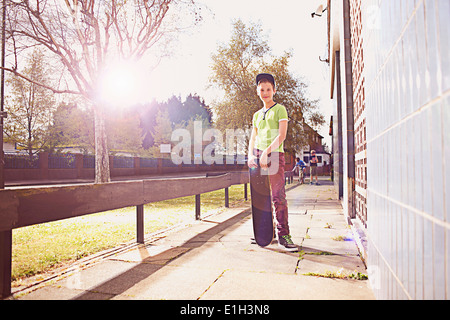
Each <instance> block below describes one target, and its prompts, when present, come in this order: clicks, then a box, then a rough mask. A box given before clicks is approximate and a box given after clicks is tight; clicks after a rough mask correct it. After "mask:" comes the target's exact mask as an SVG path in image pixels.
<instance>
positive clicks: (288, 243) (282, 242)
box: [278, 234, 298, 252]
mask: <svg viewBox="0 0 450 320" xmlns="http://www.w3.org/2000/svg"><path fill="white" fill-rule="evenodd" d="M278 246H279V247H280V248H283V249H284V250H286V251H291V252H294V251H298V248H297V246H296V245H295V244H294V242H292V239H291V235H289V234H288V235H287V236H282V237H280V238H279V239H278Z"/></svg>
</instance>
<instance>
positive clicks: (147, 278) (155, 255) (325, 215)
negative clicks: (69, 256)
mask: <svg viewBox="0 0 450 320" xmlns="http://www.w3.org/2000/svg"><path fill="white" fill-rule="evenodd" d="M320 183H321V185H319V186H316V185H301V186H295V187H292V185H291V186H288V187H289V188H290V189H289V191H288V192H287V197H288V204H289V213H290V218H289V219H290V227H291V234H292V238H293V240H294V242H295V243H296V244H297V245H298V246H299V252H296V253H287V252H284V251H283V250H282V249H279V248H278V244H277V242H276V241H274V242H273V244H272V245H270V246H268V247H266V248H261V247H259V246H257V245H255V244H251V241H250V238H251V237H252V234H253V231H252V220H251V210H250V209H249V208H250V205H249V203H246V204H244V205H243V206H241V207H237V208H231V209H227V210H225V211H224V212H222V213H220V214H218V215H216V216H212V217H209V218H207V219H205V220H202V221H200V222H194V223H193V224H192V225H191V226H189V227H187V228H184V229H181V230H177V231H176V232H175V231H174V232H170V233H168V234H166V235H164V236H163V237H161V238H160V239H157V240H152V241H149V242H147V243H146V244H145V245H135V246H132V247H131V248H130V249H129V250H128V251H127V250H125V251H121V252H119V253H117V254H112V255H109V256H108V257H105V258H102V259H98V261H97V262H96V263H95V264H93V265H92V266H89V267H87V268H79V269H77V268H75V269H74V271H73V272H71V273H68V274H66V275H64V276H61V277H57V278H55V280H53V281H49V282H47V283H46V284H45V285H43V286H41V287H39V288H38V289H36V290H34V291H32V292H30V293H27V294H25V295H23V294H21V295H15V296H13V298H15V299H24V300H25V299H31V300H33V299H44V300H61V299H62V300H67V299H75V300H94V299H120V300H128V299H158V300H159V299H168V300H197V299H200V300H203V299H205V300H254V299H258V300H302V299H352V300H357V299H374V295H373V293H372V290H371V289H370V285H369V281H368V280H354V279H349V278H344V279H340V278H330V277H323V276H324V275H331V276H335V277H336V276H342V277H343V276H344V275H349V274H351V273H353V272H355V273H357V272H360V273H363V274H367V271H366V270H365V266H364V263H363V261H362V260H361V259H360V257H359V252H358V249H357V246H356V244H355V242H354V241H353V240H352V231H351V229H350V228H349V227H348V226H347V224H346V221H345V218H344V215H343V213H342V207H341V205H340V202H339V200H338V199H337V198H336V194H335V192H334V190H333V187H332V185H331V182H330V181H325V180H322V181H320ZM339 240H341V241H339ZM318 275H322V276H318Z"/></svg>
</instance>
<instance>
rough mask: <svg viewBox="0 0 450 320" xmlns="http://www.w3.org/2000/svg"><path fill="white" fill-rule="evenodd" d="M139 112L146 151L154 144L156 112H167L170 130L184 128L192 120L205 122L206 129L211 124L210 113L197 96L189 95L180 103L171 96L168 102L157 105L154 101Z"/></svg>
mask: <svg viewBox="0 0 450 320" xmlns="http://www.w3.org/2000/svg"><path fill="white" fill-rule="evenodd" d="M137 109H138V110H140V121H141V128H142V133H143V147H144V149H148V148H150V147H152V146H153V145H154V144H155V140H154V136H155V134H157V133H156V131H155V128H156V126H157V123H156V118H157V117H156V116H157V115H158V112H163V113H165V112H167V117H168V121H169V122H168V123H170V125H171V128H186V127H187V126H188V125H189V123H190V122H192V121H193V120H199V121H205V124H206V123H207V124H208V125H207V126H208V127H210V126H211V124H212V111H211V108H210V107H209V106H207V105H206V103H205V101H204V100H203V99H202V98H200V97H199V96H197V95H192V94H190V95H189V96H188V97H186V100H185V101H184V102H182V100H181V97H178V96H172V97H171V98H170V99H169V100H167V101H166V102H163V103H159V102H157V101H156V100H154V101H152V102H151V103H149V104H145V105H143V106H139V107H137Z"/></svg>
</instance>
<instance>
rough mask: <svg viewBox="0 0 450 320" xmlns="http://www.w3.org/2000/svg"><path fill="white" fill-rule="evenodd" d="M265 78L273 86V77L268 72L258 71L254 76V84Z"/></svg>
mask: <svg viewBox="0 0 450 320" xmlns="http://www.w3.org/2000/svg"><path fill="white" fill-rule="evenodd" d="M263 79H266V80H268V81H269V82H270V83H272V84H273V85H274V86H275V78H274V77H273V75H271V74H270V73H260V74H258V75H257V76H256V85H258V84H259V83H260V82H261V80H263Z"/></svg>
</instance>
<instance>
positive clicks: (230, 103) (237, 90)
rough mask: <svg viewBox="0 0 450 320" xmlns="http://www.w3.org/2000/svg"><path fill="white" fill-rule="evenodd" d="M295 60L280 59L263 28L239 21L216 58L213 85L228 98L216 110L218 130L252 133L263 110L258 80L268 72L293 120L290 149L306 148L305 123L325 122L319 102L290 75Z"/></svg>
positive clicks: (303, 84) (287, 141)
mask: <svg viewBox="0 0 450 320" xmlns="http://www.w3.org/2000/svg"><path fill="white" fill-rule="evenodd" d="M291 57H292V53H290V52H285V53H284V54H283V55H282V56H280V57H275V56H273V55H272V54H271V49H270V47H269V45H268V41H267V37H266V36H264V34H263V30H262V28H261V26H260V25H259V24H250V25H249V26H247V25H245V24H244V23H243V22H242V20H236V21H235V22H234V23H233V33H232V36H231V39H230V41H229V43H227V44H221V45H219V47H218V49H217V52H216V53H214V54H213V55H212V61H213V63H212V66H211V70H212V74H211V77H210V85H211V86H212V87H216V88H218V89H221V90H222V91H223V92H224V98H223V99H222V100H221V101H219V102H218V103H216V105H215V106H214V111H215V113H216V114H217V120H216V125H217V127H218V128H219V129H220V130H222V131H224V130H225V129H242V130H246V129H250V127H251V123H252V117H253V114H254V113H255V112H256V111H257V110H258V109H260V108H261V107H262V102H261V101H260V99H259V97H258V96H257V94H256V84H255V78H256V75H257V74H258V73H262V72H268V73H272V74H274V75H275V78H276V82H277V88H276V89H277V93H276V95H275V101H276V102H278V103H280V104H283V105H284V106H285V107H286V109H287V111H288V115H289V117H290V119H291V120H292V121H291V122H290V124H289V130H288V136H287V139H286V142H285V147H286V149H288V150H289V149H291V150H298V149H300V148H301V147H302V146H304V145H306V144H307V142H308V141H307V139H306V137H305V135H304V134H303V123H304V122H306V123H308V124H309V125H311V126H320V125H322V124H323V123H325V119H324V117H323V115H321V114H320V112H318V110H317V103H318V101H311V100H309V99H308V98H307V97H306V93H305V89H306V88H307V86H306V84H305V83H304V82H303V81H302V80H301V79H300V78H298V77H296V76H294V75H293V74H292V73H291V72H290V71H289V60H290V59H291ZM247 142H248V141H247Z"/></svg>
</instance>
